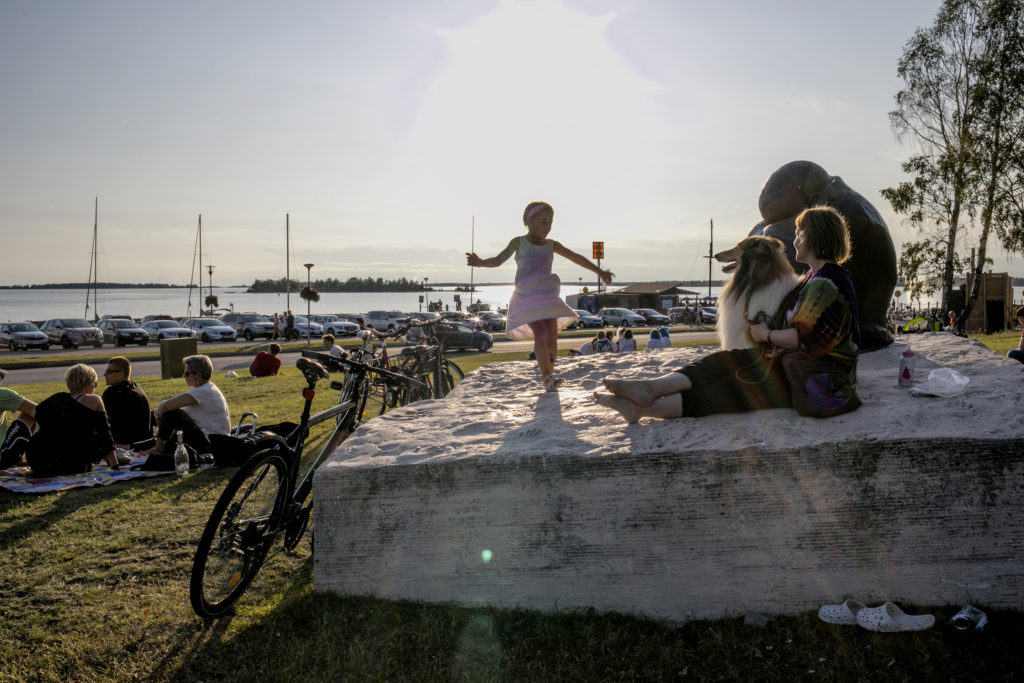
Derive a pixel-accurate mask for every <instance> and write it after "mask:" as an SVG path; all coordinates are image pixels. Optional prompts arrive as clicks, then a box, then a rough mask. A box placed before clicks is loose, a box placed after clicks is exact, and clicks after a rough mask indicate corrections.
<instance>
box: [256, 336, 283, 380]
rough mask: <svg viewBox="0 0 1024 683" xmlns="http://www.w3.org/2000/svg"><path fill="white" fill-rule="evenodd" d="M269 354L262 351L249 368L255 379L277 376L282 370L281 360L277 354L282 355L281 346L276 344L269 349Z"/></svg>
mask: <svg viewBox="0 0 1024 683" xmlns="http://www.w3.org/2000/svg"><path fill="white" fill-rule="evenodd" d="M268 348H269V352H267V351H260V352H259V353H257V354H256V358H255V359H254V360H253V361H252V365H250V366H249V374H250V375H252V376H253V377H270V376H271V375H276V374H277V371H278V370H280V369H281V359H280V358H278V357H277V354H279V353H281V345H280V344H278V343H276V342H274V343H271V345H270V346H269V347H268Z"/></svg>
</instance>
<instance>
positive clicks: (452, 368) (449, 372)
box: [441, 358, 466, 396]
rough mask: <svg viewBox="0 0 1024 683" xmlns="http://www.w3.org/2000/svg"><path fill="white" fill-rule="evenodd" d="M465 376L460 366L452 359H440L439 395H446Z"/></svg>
mask: <svg viewBox="0 0 1024 683" xmlns="http://www.w3.org/2000/svg"><path fill="white" fill-rule="evenodd" d="M465 376H466V373H464V372H463V371H462V368H460V367H459V366H458V365H456V364H455V363H453V362H452V361H450V360H448V359H447V358H446V359H444V360H443V361H441V396H447V395H448V392H450V391H451V390H452V389H454V388H455V385H456V384H458V383H459V382H461V381H462V379H463V378H464V377H465Z"/></svg>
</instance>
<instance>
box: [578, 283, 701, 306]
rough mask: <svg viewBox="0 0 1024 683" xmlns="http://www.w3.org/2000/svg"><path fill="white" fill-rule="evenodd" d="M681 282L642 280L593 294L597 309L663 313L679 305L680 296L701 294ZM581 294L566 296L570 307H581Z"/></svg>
mask: <svg viewBox="0 0 1024 683" xmlns="http://www.w3.org/2000/svg"><path fill="white" fill-rule="evenodd" d="M682 286H683V283H681V282H640V283H637V284H633V285H629V286H627V287H623V288H622V289H617V290H615V291H614V292H601V293H599V294H592V295H591V296H592V297H594V299H595V300H596V305H597V309H598V310H600V309H602V308H628V309H630V310H633V309H636V308H653V309H654V310H656V311H660V312H661V313H664V312H666V311H667V310H668V309H670V308H672V307H673V306H678V305H679V297H682V296H699V293H698V292H691V291H689V290H687V289H682ZM579 297H580V295H577V294H570V295H569V296H567V297H565V300H566V303H568V304H569V307H570V308H581V306H579V305H577V304H578V303H579Z"/></svg>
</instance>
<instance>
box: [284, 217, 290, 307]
mask: <svg viewBox="0 0 1024 683" xmlns="http://www.w3.org/2000/svg"><path fill="white" fill-rule="evenodd" d="M291 229H292V228H291V223H290V217H289V214H285V215H284V291H285V310H288V311H290V310H292V271H291V265H292V257H291Z"/></svg>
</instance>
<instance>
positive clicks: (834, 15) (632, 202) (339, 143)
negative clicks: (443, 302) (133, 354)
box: [0, 0, 1013, 285]
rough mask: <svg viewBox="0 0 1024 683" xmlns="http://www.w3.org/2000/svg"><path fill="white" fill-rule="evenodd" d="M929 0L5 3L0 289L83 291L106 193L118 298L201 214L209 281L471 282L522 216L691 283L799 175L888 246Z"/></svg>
mask: <svg viewBox="0 0 1024 683" xmlns="http://www.w3.org/2000/svg"><path fill="white" fill-rule="evenodd" d="M939 4H940V3H939V0H900V1H899V2H896V3H892V2H889V1H888V0H862V1H861V2H855V3H854V2H845V3H833V2H824V3H823V2H820V1H819V0H777V1H776V2H763V1H762V0H722V1H721V2H714V3H709V2H706V1H700V2H697V1H692V2H691V1H690V0H658V1H654V0H620V1H616V2H613V1H611V0H486V1H484V0H378V1H374V2H370V1H365V2H347V1H342V0H297V1H295V2H288V3H282V2H277V1H265V0H249V1H247V2H245V3H237V2H223V1H217V0H204V1H203V2H197V1H194V0H178V1H177V2H162V3H156V2H138V1H137V0H125V1H113V0H96V1H94V2H88V3H83V2H80V1H78V0H47V2H39V1H38V0H0V92H2V93H3V100H4V103H3V106H2V107H0V188H2V189H0V244H2V245H3V246H2V251H3V256H4V258H3V261H2V262H3V266H2V268H0V285H21V284H37V283H48V282H82V281H85V280H86V279H87V278H88V276H89V264H90V253H91V245H92V233H93V230H92V228H93V223H94V212H93V210H94V202H95V201H96V199H97V198H98V204H99V212H98V213H99V217H98V225H99V231H98V234H99V239H98V242H99V263H98V275H99V278H100V280H102V281H115V282H167V283H174V284H188V283H189V282H190V281H191V280H192V279H193V275H192V273H193V268H194V262H195V258H194V255H195V241H196V228H197V223H198V217H199V215H200V214H201V215H202V223H203V237H204V244H203V257H202V259H203V263H204V265H205V264H212V265H214V266H215V268H214V283H215V285H237V284H247V283H250V282H252V281H253V280H254V279H256V278H279V277H283V276H284V275H285V272H286V268H290V271H291V273H292V275H293V277H296V278H297V279H304V277H305V274H306V273H305V269H304V268H303V267H302V264H304V263H313V264H315V265H314V267H313V270H312V275H313V278H314V279H315V278H318V277H319V278H326V277H334V278H340V279H346V278H348V277H353V276H355V277H368V276H370V277H383V278H396V277H407V278H411V279H416V280H420V279H423V278H429V281H431V282H459V281H462V282H468V281H469V280H470V277H471V274H470V269H469V268H468V267H467V266H466V265H465V255H464V254H465V252H467V251H470V249H471V248H475V250H476V251H477V252H478V253H480V254H481V256H483V257H485V258H486V257H488V256H493V255H494V254H496V253H498V252H499V251H500V250H501V249H502V248H503V247H504V245H505V244H507V243H508V241H509V240H510V239H511V238H512V237H514V236H516V235H518V234H521V233H522V232H523V228H522V211H523V208H524V207H525V205H526V204H527V203H529V202H531V201H534V200H543V201H548V202H550V203H551V204H552V205H553V206H554V207H555V222H554V227H553V230H552V232H551V237H552V238H554V239H557V240H558V241H560V242H561V243H562V244H564V245H565V246H567V247H568V248H570V249H573V250H575V251H577V252H580V253H582V254H584V255H586V256H589V255H590V251H591V242H593V241H595V240H599V241H603V242H604V243H605V259H604V260H603V261H602V266H603V267H607V268H609V269H611V270H612V271H614V272H615V274H616V279H618V280H622V281H637V280H669V281H672V280H691V279H703V278H706V277H707V276H708V265H707V259H706V258H705V256H706V254H707V253H708V250H709V247H710V240H711V234H710V230H709V226H710V223H711V221H712V220H713V221H714V247H715V250H716V251H718V250H720V249H724V248H727V247H728V246H731V245H732V244H734V243H735V242H736V241H738V240H739V239H741V238H742V237H744V236H746V234H747V233H748V232H749V231H750V228H751V227H753V226H754V225H755V224H756V223H758V221H759V220H760V215H759V214H758V211H757V198H758V194H759V192H760V190H761V187H762V186H763V184H764V182H765V180H766V179H767V177H768V176H769V175H770V174H771V173H772V172H773V171H774V170H776V169H777V168H778V167H780V166H782V165H783V164H785V163H787V162H789V161H794V160H799V159H807V160H810V161H814V162H816V163H818V164H820V165H821V166H823V167H824V168H825V169H826V170H827V171H828V172H829V173H831V174H833V175H838V176H841V177H842V178H843V179H844V180H845V181H846V182H847V183H848V184H849V185H850V186H851V187H853V188H854V189H855V190H857V191H858V192H860V193H861V194H863V195H864V196H865V197H867V199H868V200H869V201H871V202H872V203H873V204H874V205H875V206H876V208H878V209H879V210H880V211H881V212H882V215H883V217H884V218H885V220H886V222H887V223H888V226H889V229H890V231H891V233H892V235H893V240H894V242H895V243H896V245H897V249H898V248H899V245H900V244H901V243H903V242H905V241H910V240H912V239H914V238H915V233H914V231H913V230H912V229H911V228H908V227H906V226H905V225H904V224H903V222H902V219H901V218H900V217H899V216H896V215H895V214H894V213H893V212H892V210H891V209H890V208H889V206H888V203H887V202H886V201H885V200H884V199H883V198H882V197H881V195H880V194H879V190H880V189H882V188H885V187H890V186H893V185H895V184H896V183H898V182H900V180H902V179H903V178H904V176H903V174H902V172H901V170H900V163H901V161H902V160H904V159H906V158H907V157H908V156H910V155H911V154H912V153H913V152H914V149H913V147H911V146H910V145H908V144H901V143H900V142H898V141H897V140H896V139H895V137H894V135H893V133H892V131H891V129H890V126H889V119H888V112H889V111H890V110H891V109H892V108H893V106H894V99H893V98H894V96H895V94H896V93H897V92H898V91H899V90H900V88H901V85H902V84H901V81H900V80H899V78H898V76H897V73H896V64H897V60H898V58H899V55H900V52H901V50H902V48H903V45H904V44H905V43H906V41H907V40H908V39H909V38H910V37H911V35H912V34H913V32H914V31H915V29H917V28H918V27H923V26H928V25H930V24H931V23H932V20H933V18H934V15H935V12H936V10H937V9H938V6H939ZM286 216H287V218H286ZM286 220H287V223H288V224H289V226H290V231H289V232H290V256H289V258H288V259H286V255H285V248H286V229H285V225H286ZM993 247H994V249H993V251H994V252H995V253H994V257H995V259H996V268H995V269H996V270H1005V269H1006V267H1001V266H1005V262H1004V261H1003V260H1002V259H1003V257H1004V254H1003V253H1002V251H1001V250H1000V249H999V248H998V247H995V245H993ZM1009 267H1010V269H1011V271H1012V267H1013V263H1010V264H1009ZM300 271H301V272H300ZM514 272H515V271H514V264H513V263H512V262H511V261H510V262H508V263H506V264H505V265H504V266H502V267H501V268H498V269H495V270H488V269H476V271H475V272H474V273H473V274H472V278H473V279H474V281H475V282H477V283H481V282H510V281H511V280H512V279H513V277H514ZM555 272H557V273H559V275H560V276H561V278H562V281H563V282H566V283H568V282H573V281H575V280H577V278H579V277H584V278H585V279H592V277H593V276H591V275H590V274H589V273H588V272H587V271H584V270H583V269H581V268H580V267H578V266H576V265H574V264H571V263H569V262H568V261H564V260H560V261H558V262H556V264H555ZM714 277H715V278H716V279H718V278H720V277H722V276H721V274H720V273H719V272H718V271H717V269H716V271H715V272H714Z"/></svg>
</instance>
